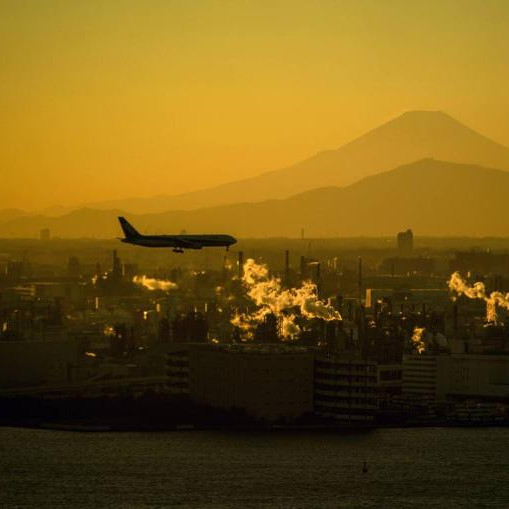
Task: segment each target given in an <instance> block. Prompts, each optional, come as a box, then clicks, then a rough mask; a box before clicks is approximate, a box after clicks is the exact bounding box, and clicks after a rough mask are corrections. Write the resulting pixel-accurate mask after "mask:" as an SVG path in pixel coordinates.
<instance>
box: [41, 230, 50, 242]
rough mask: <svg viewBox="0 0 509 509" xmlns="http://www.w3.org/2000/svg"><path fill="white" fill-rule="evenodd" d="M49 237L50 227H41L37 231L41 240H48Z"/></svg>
mask: <svg viewBox="0 0 509 509" xmlns="http://www.w3.org/2000/svg"><path fill="white" fill-rule="evenodd" d="M50 237H51V232H50V229H49V228H43V229H42V230H41V231H40V232H39V238H40V239H41V240H43V241H47V240H49V239H50Z"/></svg>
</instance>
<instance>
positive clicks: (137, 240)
mask: <svg viewBox="0 0 509 509" xmlns="http://www.w3.org/2000/svg"><path fill="white" fill-rule="evenodd" d="M118 220H119V221H120V226H121V227H122V230H123V232H124V235H125V238H123V239H122V238H119V240H120V241H122V242H126V243H127V244H134V245H135V246H144V247H172V248H173V252H174V253H183V252H184V249H202V248H203V247H226V250H227V251H228V248H229V247H230V246H231V245H232V244H235V243H236V242H237V240H236V239H235V238H233V237H232V236H231V235H207V234H204V235H142V234H141V233H139V232H138V231H137V230H136V228H134V226H133V225H132V224H131V223H129V221H127V219H126V218H125V217H119V218H118Z"/></svg>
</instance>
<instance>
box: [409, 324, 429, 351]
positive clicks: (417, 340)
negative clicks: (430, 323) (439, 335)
mask: <svg viewBox="0 0 509 509" xmlns="http://www.w3.org/2000/svg"><path fill="white" fill-rule="evenodd" d="M425 330H426V329H425V328H424V327H414V332H413V334H412V343H413V344H414V346H415V348H416V350H417V351H418V352H419V353H422V352H424V350H425V349H426V343H425V342H424V340H423V337H422V335H423V333H424V331H425Z"/></svg>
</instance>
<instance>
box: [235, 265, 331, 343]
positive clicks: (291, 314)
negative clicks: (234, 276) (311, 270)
mask: <svg viewBox="0 0 509 509" xmlns="http://www.w3.org/2000/svg"><path fill="white" fill-rule="evenodd" d="M242 284H243V285H244V288H245V289H246V291H247V296H248V297H249V298H250V299H251V300H252V301H253V303H254V304H255V305H256V306H257V307H258V309H257V310H256V311H254V312H253V313H240V314H237V315H235V316H234V317H233V319H232V320H231V323H232V324H233V325H235V326H237V327H239V328H240V329H241V330H243V331H244V332H245V333H246V337H247V338H251V337H252V330H253V328H254V327H255V326H256V325H257V324H259V323H260V322H262V321H263V320H264V318H265V317H266V316H267V315H268V314H274V315H275V316H276V317H277V318H278V319H280V320H281V333H282V336H283V339H286V340H291V339H295V338H296V336H297V335H298V334H299V332H300V327H299V326H298V325H297V324H296V323H295V319H296V317H297V315H296V312H297V311H298V312H299V314H300V316H302V317H303V318H306V319H312V318H322V319H323V320H327V321H330V320H341V315H340V314H339V313H338V312H337V311H336V310H335V309H334V308H333V307H332V306H331V305H330V304H328V303H325V302H323V301H321V300H320V299H319V298H318V295H317V288H316V285H315V284H313V283H311V282H310V281H306V282H305V283H303V284H302V286H301V287H300V288H290V289H284V288H283V287H282V286H281V280H280V279H279V278H277V277H273V276H270V275H269V270H268V268H267V266H266V265H264V264H259V263H256V262H255V261H254V260H253V259H252V258H249V259H248V260H246V262H245V263H244V274H243V276H242Z"/></svg>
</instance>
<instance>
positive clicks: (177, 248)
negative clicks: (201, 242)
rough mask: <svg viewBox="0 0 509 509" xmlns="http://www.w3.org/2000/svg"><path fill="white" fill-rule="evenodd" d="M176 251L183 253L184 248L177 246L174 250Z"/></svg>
mask: <svg viewBox="0 0 509 509" xmlns="http://www.w3.org/2000/svg"><path fill="white" fill-rule="evenodd" d="M173 252H174V253H183V252H184V250H183V249H181V248H179V247H176V248H175V249H174V250H173Z"/></svg>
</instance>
